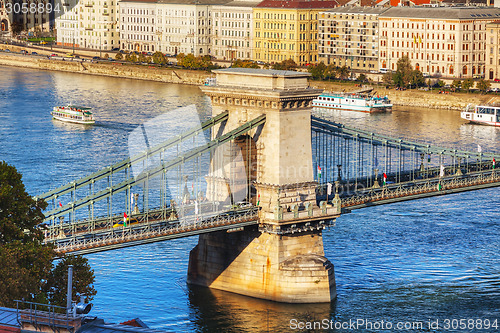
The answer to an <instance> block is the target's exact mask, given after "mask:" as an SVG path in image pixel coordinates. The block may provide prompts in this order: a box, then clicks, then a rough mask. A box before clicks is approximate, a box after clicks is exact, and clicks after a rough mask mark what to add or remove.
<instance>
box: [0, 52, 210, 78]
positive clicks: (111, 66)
mask: <svg viewBox="0 0 500 333" xmlns="http://www.w3.org/2000/svg"><path fill="white" fill-rule="evenodd" d="M0 65H5V66H15V67H23V68H31V69H42V70H54V71H64V72H72V73H82V74H91V75H103V76H112V77H121V78H128V79H139V80H149V81H158V82H168V83H182V84H191V85H200V84H203V83H204V81H205V79H206V78H208V77H210V73H208V72H205V71H193V70H185V69H172V68H158V67H155V66H143V65H122V64H121V63H107V62H89V61H84V62H81V61H76V60H73V61H72V60H64V61H63V60H54V59H48V58H47V57H43V56H42V57H40V56H23V55H19V54H9V53H5V54H1V55H0Z"/></svg>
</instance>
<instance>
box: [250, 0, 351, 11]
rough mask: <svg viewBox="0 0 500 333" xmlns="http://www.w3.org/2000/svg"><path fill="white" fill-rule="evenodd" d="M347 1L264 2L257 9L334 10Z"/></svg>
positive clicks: (287, 0) (274, 0)
mask: <svg viewBox="0 0 500 333" xmlns="http://www.w3.org/2000/svg"><path fill="white" fill-rule="evenodd" d="M347 1H348V0H338V1H337V0H264V1H262V2H261V3H260V4H259V5H258V6H257V7H261V8H262V7H267V8H290V9H302V8H304V9H307V8H318V9H320V8H334V7H337V6H342V5H343V4H345V3H346V2H347Z"/></svg>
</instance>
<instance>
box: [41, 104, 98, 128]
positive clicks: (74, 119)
mask: <svg viewBox="0 0 500 333" xmlns="http://www.w3.org/2000/svg"><path fill="white" fill-rule="evenodd" d="M90 110H91V108H86V107H81V106H75V105H68V106H56V107H54V110H52V112H51V113H50V114H51V115H52V117H54V119H57V120H60V121H65V122H69V123H76V124H84V125H91V124H94V123H95V120H94V116H93V115H92V112H90Z"/></svg>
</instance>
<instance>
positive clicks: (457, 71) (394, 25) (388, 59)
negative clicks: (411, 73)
mask: <svg viewBox="0 0 500 333" xmlns="http://www.w3.org/2000/svg"><path fill="white" fill-rule="evenodd" d="M498 18H500V9H499V8H493V7H490V8H487V7H428V8H423V7H393V8H390V9H388V10H387V11H386V12H384V13H382V14H380V16H379V55H380V56H379V68H387V69H390V70H396V64H397V61H398V59H400V58H401V57H402V56H408V57H409V59H410V61H411V63H412V65H413V67H414V68H416V69H419V70H421V71H422V72H424V73H428V74H430V75H435V76H445V77H456V78H467V77H480V76H482V75H484V73H485V63H486V52H485V50H486V24H487V23H489V22H491V21H493V20H495V19H498Z"/></svg>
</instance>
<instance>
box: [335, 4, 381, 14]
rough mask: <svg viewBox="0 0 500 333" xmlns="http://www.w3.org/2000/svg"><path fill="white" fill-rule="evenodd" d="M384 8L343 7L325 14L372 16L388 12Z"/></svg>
mask: <svg viewBox="0 0 500 333" xmlns="http://www.w3.org/2000/svg"><path fill="white" fill-rule="evenodd" d="M388 9H389V8H385V7H361V6H343V7H337V8H334V9H330V10H328V11H326V13H340V14H372V15H379V14H382V13H383V12H385V11H386V10H388Z"/></svg>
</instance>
